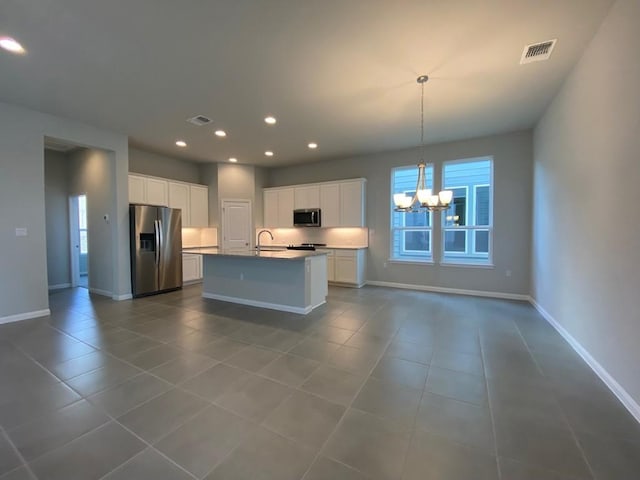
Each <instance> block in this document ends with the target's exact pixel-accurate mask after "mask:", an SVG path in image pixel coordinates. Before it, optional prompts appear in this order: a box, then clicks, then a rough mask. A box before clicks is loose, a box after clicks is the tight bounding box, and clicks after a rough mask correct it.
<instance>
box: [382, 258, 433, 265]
mask: <svg viewBox="0 0 640 480" xmlns="http://www.w3.org/2000/svg"><path fill="white" fill-rule="evenodd" d="M387 263H397V264H398V265H434V262H433V260H416V259H411V260H398V259H396V258H389V259H388V260H387Z"/></svg>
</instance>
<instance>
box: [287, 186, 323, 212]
mask: <svg viewBox="0 0 640 480" xmlns="http://www.w3.org/2000/svg"><path fill="white" fill-rule="evenodd" d="M293 190H294V202H293V204H294V208H295V209H300V208H320V186H319V185H305V186H304V187H295V188H294V189H293Z"/></svg>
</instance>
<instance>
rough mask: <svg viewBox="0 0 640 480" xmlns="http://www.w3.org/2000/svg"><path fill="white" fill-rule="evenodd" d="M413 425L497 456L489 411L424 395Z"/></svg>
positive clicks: (469, 404)
mask: <svg viewBox="0 0 640 480" xmlns="http://www.w3.org/2000/svg"><path fill="white" fill-rule="evenodd" d="M416 426H417V427H418V428H421V429H423V430H426V431H427V432H430V433H434V434H436V435H440V436H442V437H445V438H448V439H449V440H451V441H454V442H457V443H462V444H466V445H468V446H470V447H474V448H477V449H479V450H484V451H486V452H487V453H489V454H491V455H495V453H496V450H495V440H494V438H493V426H492V423H491V414H490V413H489V409H488V408H485V407H479V406H477V405H473V404H471V403H465V402H459V401H457V400H453V399H451V398H446V397H441V396H439V395H433V394H430V393H425V394H424V396H423V397H422V401H421V402H420V409H419V411H418V417H417V420H416Z"/></svg>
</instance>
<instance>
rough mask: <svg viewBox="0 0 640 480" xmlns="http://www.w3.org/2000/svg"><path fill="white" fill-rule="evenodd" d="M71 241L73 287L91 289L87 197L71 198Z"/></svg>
mask: <svg viewBox="0 0 640 480" xmlns="http://www.w3.org/2000/svg"><path fill="white" fill-rule="evenodd" d="M69 220H70V232H69V238H70V239H71V286H72V287H82V288H86V289H88V288H89V239H88V230H87V196H86V195H84V194H83V195H72V196H71V197H69Z"/></svg>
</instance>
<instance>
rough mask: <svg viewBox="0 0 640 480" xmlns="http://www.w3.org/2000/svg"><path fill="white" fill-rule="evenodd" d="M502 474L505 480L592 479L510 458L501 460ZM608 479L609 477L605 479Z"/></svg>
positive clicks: (499, 461)
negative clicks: (563, 473)
mask: <svg viewBox="0 0 640 480" xmlns="http://www.w3.org/2000/svg"><path fill="white" fill-rule="evenodd" d="M498 464H499V466H500V474H501V475H502V478H503V479H505V480H588V479H591V478H592V477H591V476H589V477H582V478H578V477H573V476H566V475H562V474H560V473H556V472H550V471H549V470H544V469H542V468H539V467H536V466H533V465H527V464H524V463H521V462H517V461H515V460H511V459H509V458H499V459H498ZM605 478H608V477H605Z"/></svg>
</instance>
